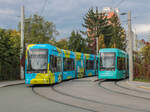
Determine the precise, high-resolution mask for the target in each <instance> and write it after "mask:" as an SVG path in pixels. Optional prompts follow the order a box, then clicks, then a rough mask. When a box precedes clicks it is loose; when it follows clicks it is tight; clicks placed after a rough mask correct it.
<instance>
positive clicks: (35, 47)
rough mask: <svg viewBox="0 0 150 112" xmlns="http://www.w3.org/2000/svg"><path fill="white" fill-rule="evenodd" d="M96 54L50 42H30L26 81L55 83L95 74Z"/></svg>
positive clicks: (27, 54)
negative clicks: (59, 46)
mask: <svg viewBox="0 0 150 112" xmlns="http://www.w3.org/2000/svg"><path fill="white" fill-rule="evenodd" d="M95 59H96V58H95V55H91V54H83V53H78V52H72V51H68V50H63V49H59V48H57V47H55V46H52V45H50V44H30V45H28V46H27V49H26V59H25V83H26V84H55V83H60V82H62V81H63V80H68V79H74V78H82V77H85V76H94V75H95V71H96V70H95V69H96V68H95V66H96V61H95Z"/></svg>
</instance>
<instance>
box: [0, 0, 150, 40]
mask: <svg viewBox="0 0 150 112" xmlns="http://www.w3.org/2000/svg"><path fill="white" fill-rule="evenodd" d="M149 4H150V0H0V15H1V16H0V28H5V29H17V28H18V22H19V21H20V13H21V11H20V9H21V6H22V5H24V7H25V17H26V18H27V17H29V16H31V15H33V14H38V15H40V16H43V17H44V19H46V20H47V21H51V22H53V23H54V24H55V25H56V29H57V31H58V32H59V36H57V38H56V39H57V40H59V39H61V38H67V37H69V36H70V33H71V31H73V30H85V28H83V27H82V24H83V23H84V21H83V17H84V16H85V15H86V13H87V12H88V10H89V8H92V7H93V8H95V7H98V9H99V10H100V11H101V10H102V9H103V8H104V7H112V8H118V9H119V14H121V13H124V12H125V13H128V11H131V17H132V18H131V20H132V30H133V31H134V32H135V33H136V34H137V37H138V39H145V40H148V38H149V35H150V5H149ZM119 17H120V21H121V23H122V25H123V27H125V29H126V30H127V15H120V16H119Z"/></svg>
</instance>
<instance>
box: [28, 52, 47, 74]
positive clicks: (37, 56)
mask: <svg viewBox="0 0 150 112" xmlns="http://www.w3.org/2000/svg"><path fill="white" fill-rule="evenodd" d="M47 65H48V50H47V49H32V50H29V52H28V64H27V72H37V73H38V72H39V73H43V72H44V73H45V72H46V71H47Z"/></svg>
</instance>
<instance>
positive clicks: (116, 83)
mask: <svg viewBox="0 0 150 112" xmlns="http://www.w3.org/2000/svg"><path fill="white" fill-rule="evenodd" d="M118 82H120V80H119V81H115V85H116V86H118V87H120V88H123V89H126V90H130V91H135V92H142V93H147V94H150V92H146V91H141V90H135V89H131V88H127V87H124V86H121V85H119V84H118Z"/></svg>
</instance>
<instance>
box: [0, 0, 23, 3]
mask: <svg viewBox="0 0 150 112" xmlns="http://www.w3.org/2000/svg"><path fill="white" fill-rule="evenodd" d="M21 2H22V0H0V4H17V3H21Z"/></svg>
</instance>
